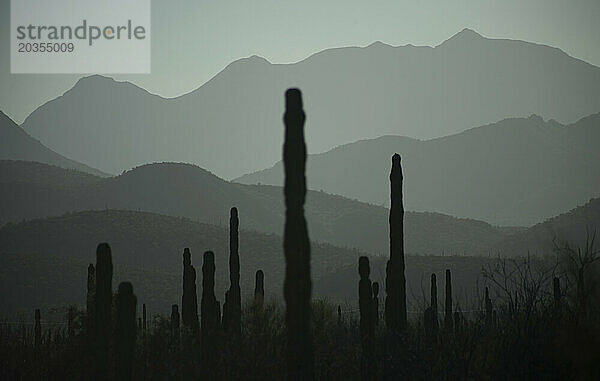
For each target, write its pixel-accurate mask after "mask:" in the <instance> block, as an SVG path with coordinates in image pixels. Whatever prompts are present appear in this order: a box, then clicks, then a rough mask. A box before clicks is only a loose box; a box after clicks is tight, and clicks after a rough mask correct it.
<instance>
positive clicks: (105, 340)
mask: <svg viewBox="0 0 600 381" xmlns="http://www.w3.org/2000/svg"><path fill="white" fill-rule="evenodd" d="M112 276H113V265H112V254H111V250H110V246H109V245H108V244H107V243H101V244H99V245H98V248H97V249H96V303H95V310H96V320H95V328H96V333H95V335H94V336H95V346H96V368H95V369H96V378H97V379H99V380H106V379H108V369H109V365H108V358H109V356H108V351H109V344H110V336H111V332H112V328H111V327H112V324H111V323H112V297H113V295H112Z"/></svg>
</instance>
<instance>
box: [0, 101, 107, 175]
mask: <svg viewBox="0 0 600 381" xmlns="http://www.w3.org/2000/svg"><path fill="white" fill-rule="evenodd" d="M0 160H27V161H38V162H41V163H46V164H50V165H56V166H59V167H62V168H72V169H77V170H79V171H83V172H87V173H91V174H94V175H97V176H107V175H106V174H105V173H103V172H100V171H98V170H97V169H94V168H91V167H88V166H87V165H84V164H81V163H78V162H76V161H73V160H70V159H67V158H66V157H64V156H61V155H59V154H57V153H56V152H53V151H52V150H50V149H48V148H47V147H45V146H44V145H43V144H42V143H40V142H39V141H37V140H36V139H34V138H32V137H31V136H29V135H28V134H27V133H26V132H25V131H23V129H22V128H21V127H19V126H17V125H16V124H15V122H13V121H12V120H11V119H10V118H9V117H8V116H7V115H6V114H4V113H3V112H2V111H0Z"/></svg>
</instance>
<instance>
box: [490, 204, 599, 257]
mask: <svg viewBox="0 0 600 381" xmlns="http://www.w3.org/2000/svg"><path fill="white" fill-rule="evenodd" d="M594 232H596V242H595V248H596V250H597V249H598V242H600V198H595V199H591V200H589V201H588V202H587V203H585V204H584V205H581V206H578V207H577V208H574V209H572V210H570V211H569V212H567V213H563V214H561V215H558V216H556V217H552V218H549V219H548V220H546V221H544V222H542V223H539V224H536V225H534V226H532V227H531V228H529V229H527V230H525V231H523V232H521V233H518V234H514V235H511V236H509V237H507V238H506V239H504V240H503V241H502V242H501V243H499V244H498V245H496V246H495V247H494V248H493V249H492V250H491V251H492V252H498V253H501V254H503V255H511V256H513V255H526V254H527V253H530V254H533V255H551V254H554V243H553V241H554V239H555V238H556V243H557V244H558V245H559V246H560V245H564V244H565V243H569V245H570V246H571V247H585V243H586V240H587V239H590V240H591V238H592V237H593V235H594Z"/></svg>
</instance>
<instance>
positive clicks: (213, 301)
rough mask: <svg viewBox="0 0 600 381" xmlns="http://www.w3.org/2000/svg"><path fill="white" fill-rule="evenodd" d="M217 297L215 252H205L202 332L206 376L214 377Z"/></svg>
mask: <svg viewBox="0 0 600 381" xmlns="http://www.w3.org/2000/svg"><path fill="white" fill-rule="evenodd" d="M217 309H218V302H217V298H216V297H215V254H214V253H213V252H212V251H206V252H205V253H204V261H203V263H202V300H201V302H200V332H201V336H202V339H201V343H202V359H203V369H204V376H205V377H206V378H208V379H212V378H213V377H214V371H215V369H214V366H215V361H214V360H215V351H216V348H215V346H216V337H215V336H216V333H217V329H218V327H219V322H220V318H219V316H218V314H219V312H218V311H217Z"/></svg>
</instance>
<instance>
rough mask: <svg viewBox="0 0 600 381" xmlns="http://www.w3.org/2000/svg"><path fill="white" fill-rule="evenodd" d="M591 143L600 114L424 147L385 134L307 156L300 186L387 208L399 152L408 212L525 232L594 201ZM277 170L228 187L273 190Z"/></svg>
mask: <svg viewBox="0 0 600 381" xmlns="http://www.w3.org/2000/svg"><path fill="white" fill-rule="evenodd" d="M598 140H600V113H595V114H592V115H589V116H586V117H584V118H582V119H580V120H579V121H577V122H575V123H573V124H570V125H566V126H565V125H561V124H560V123H558V122H556V121H554V120H547V121H544V120H543V119H542V118H541V117H539V116H535V115H532V116H530V117H528V118H506V119H503V120H502V121H500V122H496V123H491V124H487V125H484V126H480V127H473V128H470V129H468V130H465V131H463V132H460V133H457V134H454V135H449V136H446V137H441V138H434V139H429V140H418V139H412V138H408V137H404V136H393V135H388V136H383V137H379V138H376V139H366V140H361V141H358V142H355V143H350V144H346V145H341V146H338V147H336V148H334V149H332V150H330V151H327V152H324V153H319V154H312V155H309V156H308V159H307V183H308V187H309V189H323V190H325V191H327V192H330V193H334V194H340V195H343V196H346V197H349V198H352V199H357V200H360V201H363V202H370V203H373V204H377V205H387V204H388V197H389V195H388V185H387V182H386V178H387V172H388V171H389V158H390V157H391V155H392V154H394V153H399V154H400V155H401V156H402V157H403V167H404V172H405V203H406V205H407V207H408V208H409V209H411V210H417V211H438V212H441V213H444V214H449V215H453V216H458V217H469V218H474V219H476V220H483V221H487V222H489V223H491V224H493V225H517V226H523V225H532V224H535V223H538V222H539V221H541V220H543V219H545V218H548V217H551V216H553V215H557V214H559V213H561V212H563V211H565V210H568V209H569V208H570V207H571V206H572V205H577V204H579V203H581V202H584V201H586V200H588V199H589V198H592V197H597V196H599V195H600V164H597V163H599V162H600V153H599V152H598V150H597V149H596V144H595V142H597V141H598ZM282 171H283V170H282V163H281V161H279V162H277V163H276V164H275V165H273V166H271V167H269V168H267V169H265V170H262V171H258V172H253V173H251V174H247V175H244V176H242V177H240V178H237V179H235V180H234V181H237V182H241V183H246V184H256V183H261V184H279V183H281V181H282V179H283V177H282V174H283V172H282ZM357 173H360V174H361V176H356V174H357Z"/></svg>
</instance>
